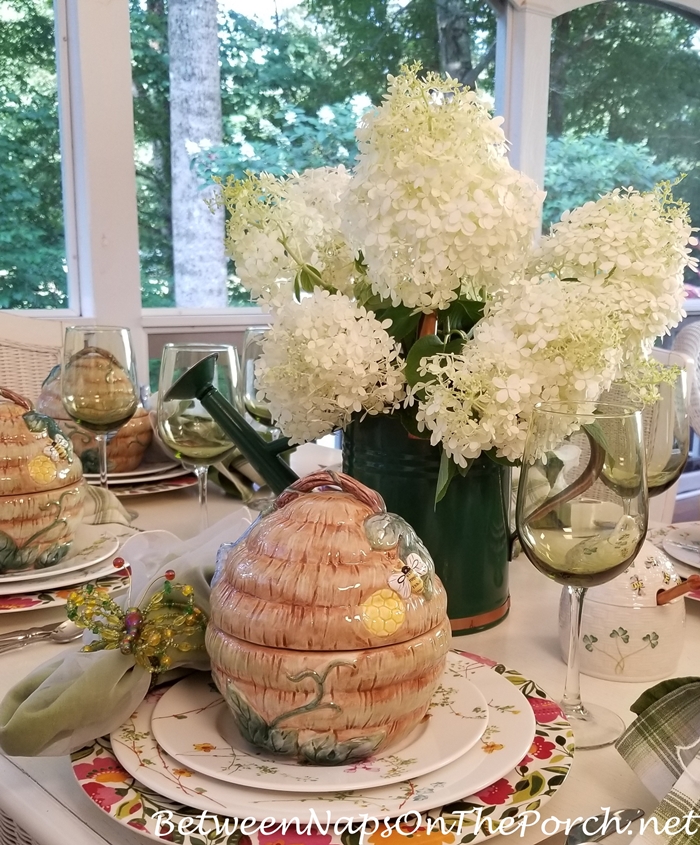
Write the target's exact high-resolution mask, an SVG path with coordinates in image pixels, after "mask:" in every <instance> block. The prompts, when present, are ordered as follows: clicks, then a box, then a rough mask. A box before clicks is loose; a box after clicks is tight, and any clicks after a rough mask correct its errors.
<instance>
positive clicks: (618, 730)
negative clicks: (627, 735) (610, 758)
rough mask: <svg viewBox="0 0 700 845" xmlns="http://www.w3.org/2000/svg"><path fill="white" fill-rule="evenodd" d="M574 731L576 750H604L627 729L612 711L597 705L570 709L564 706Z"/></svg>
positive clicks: (584, 705) (563, 708) (585, 705)
mask: <svg viewBox="0 0 700 845" xmlns="http://www.w3.org/2000/svg"><path fill="white" fill-rule="evenodd" d="M561 707H562V710H563V711H564V713H565V714H566V718H567V719H568V720H569V723H570V724H571V727H572V729H573V731H574V743H575V745H576V750H577V751H581V750H585V749H591V748H604V747H605V746H606V745H612V744H613V742H616V741H617V740H618V739H619V738H620V735H621V734H622V732H623V731H624V729H625V723H624V722H623V721H622V719H621V718H620V717H619V716H618V715H617V713H613V712H612V710H608V709H607V707H600V706H599V705H597V704H590V705H589V704H583V705H581V706H579V707H570V706H568V705H565V704H562V705H561Z"/></svg>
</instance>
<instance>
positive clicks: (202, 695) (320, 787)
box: [151, 654, 488, 792]
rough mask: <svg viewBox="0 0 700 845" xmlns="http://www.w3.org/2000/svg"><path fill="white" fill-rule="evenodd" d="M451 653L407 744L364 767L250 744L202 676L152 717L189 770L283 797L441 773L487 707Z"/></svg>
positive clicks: (175, 690)
mask: <svg viewBox="0 0 700 845" xmlns="http://www.w3.org/2000/svg"><path fill="white" fill-rule="evenodd" d="M461 660H462V659H461V658H459V657H458V656H457V655H454V654H450V655H448V664H447V666H446V669H445V675H444V677H443V678H442V681H441V683H440V686H439V687H438V688H437V690H436V691H435V694H434V695H433V699H432V702H431V705H430V709H429V710H428V718H427V719H424V720H423V721H422V722H421V724H420V725H418V727H417V728H416V729H415V730H414V731H413V732H412V733H411V735H410V736H409V737H407V738H406V740H405V741H404V742H402V743H401V744H400V745H396V746H393V747H391V748H390V749H389V750H388V751H387V752H384V753H381V754H378V755H377V756H376V757H371V758H370V759H368V760H364V761H362V762H360V763H357V762H355V763H348V764H347V765H344V766H313V765H302V766H300V765H299V764H298V763H297V762H296V761H295V760H293V759H290V758H289V757H283V756H281V755H277V754H271V753H269V752H267V751H264V750H262V749H260V748H255V747H253V746H252V745H250V744H248V743H247V742H246V741H245V740H244V739H243V737H242V736H241V734H240V732H239V730H238V728H237V727H236V724H235V722H234V720H233V716H232V715H231V712H230V710H229V707H228V705H227V704H226V702H225V701H224V699H223V698H222V696H221V693H220V692H219V690H218V689H217V688H216V686H215V685H214V683H213V682H212V680H211V677H209V676H208V675H204V674H202V673H198V674H196V675H190V676H189V677H188V678H185V679H184V680H182V681H180V682H179V683H177V684H175V686H174V687H171V689H169V690H168V692H167V693H166V694H165V695H164V696H163V697H162V698H161V699H160V701H159V702H158V704H157V705H156V708H155V710H154V712H153V717H152V722H151V724H152V729H153V735H154V737H155V739H156V742H157V743H158V744H159V745H160V746H161V748H163V749H164V750H165V751H167V752H168V754H170V755H171V756H172V757H174V758H175V759H176V760H178V761H179V762H180V763H182V764H183V765H185V766H187V767H188V768H191V769H194V770H195V771H196V772H201V773H202V774H205V775H209V776H210V777H213V778H215V779H217V780H221V781H226V782H228V783H235V784H239V785H241V786H252V787H254V788H264V789H274V790H280V791H282V792H308V791H309V790H310V789H313V790H314V792H338V791H340V790H343V789H347V786H348V783H350V782H352V785H353V789H371V788H373V787H375V786H384V785H388V784H390V783H398V782H399V781H402V780H407V779H409V778H411V779H413V778H416V777H419V776H420V775H425V774H428V773H430V772H433V771H435V770H436V769H440V768H442V767H443V766H446V765H447V764H448V763H451V762H452V761H453V760H456V759H457V758H458V757H461V756H462V755H463V754H466V752H467V751H468V750H469V749H470V748H472V747H473V746H474V745H476V743H477V742H478V741H479V740H480V739H481V736H482V734H483V733H484V730H485V729H486V726H487V721H488V706H487V702H486V700H485V699H484V697H483V695H482V694H481V693H480V692H479V690H478V689H477V687H476V686H475V685H474V684H473V683H471V681H469V680H468V679H467V678H466V677H465V676H464V675H460V674H455V673H454V672H453V671H451V670H453V668H454V667H455V666H459V665H460V661H461Z"/></svg>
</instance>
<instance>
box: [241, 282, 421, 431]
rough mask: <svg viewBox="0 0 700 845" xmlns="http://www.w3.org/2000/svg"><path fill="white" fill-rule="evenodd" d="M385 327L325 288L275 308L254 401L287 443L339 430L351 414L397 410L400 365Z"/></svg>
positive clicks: (401, 394) (396, 347) (400, 389)
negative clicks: (265, 406) (260, 402)
mask: <svg viewBox="0 0 700 845" xmlns="http://www.w3.org/2000/svg"><path fill="white" fill-rule="evenodd" d="M388 322H389V321H385V322H384V323H380V322H379V320H377V318H376V317H375V316H374V315H373V314H372V313H368V312H367V311H366V310H365V309H364V308H362V307H360V306H359V305H358V304H357V303H356V302H354V301H353V300H351V299H349V298H348V297H347V296H345V295H343V294H338V293H336V294H331V293H329V292H328V291H326V290H314V292H313V293H312V294H311V295H310V296H308V297H304V298H303V299H302V300H301V302H295V301H288V302H287V303H286V304H285V305H283V306H282V307H281V308H280V309H279V311H278V312H277V314H276V318H275V321H274V323H273V326H272V328H271V329H270V331H269V332H268V333H267V335H266V337H265V340H264V342H263V350H264V355H263V357H262V359H261V360H260V361H259V362H258V364H257V366H256V371H255V375H256V379H257V385H258V390H259V393H260V396H261V397H262V398H263V399H265V400H266V401H267V402H268V403H269V407H270V412H271V414H272V417H273V419H274V420H275V421H276V422H277V424H278V425H279V426H280V428H281V429H282V430H283V431H284V433H285V434H286V435H288V436H289V437H290V438H291V440H292V442H293V443H303V442H305V441H307V440H313V439H314V438H317V437H322V436H323V435H325V434H329V433H330V432H331V431H333V430H334V429H335V428H338V427H344V426H346V425H347V424H348V423H349V422H350V418H351V416H352V415H353V414H356V413H369V414H379V413H383V412H391V411H392V410H395V409H397V408H398V407H399V405H400V403H401V400H402V399H403V398H404V395H405V393H404V377H403V373H402V367H403V361H402V360H401V358H400V352H401V350H400V347H399V345H398V344H397V343H396V342H395V341H394V340H393V338H391V337H390V336H389V334H388V333H387V331H386V328H387V324H388Z"/></svg>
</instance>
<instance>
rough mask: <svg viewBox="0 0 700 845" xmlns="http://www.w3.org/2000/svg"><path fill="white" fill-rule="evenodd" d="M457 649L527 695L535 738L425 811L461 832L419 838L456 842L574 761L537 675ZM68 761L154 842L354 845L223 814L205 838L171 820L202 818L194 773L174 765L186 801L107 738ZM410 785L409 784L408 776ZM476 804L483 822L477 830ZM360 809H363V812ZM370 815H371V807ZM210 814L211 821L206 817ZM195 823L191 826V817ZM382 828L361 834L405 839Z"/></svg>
mask: <svg viewBox="0 0 700 845" xmlns="http://www.w3.org/2000/svg"><path fill="white" fill-rule="evenodd" d="M460 654H462V655H463V656H464V657H466V658H467V660H468V666H469V670H470V672H472V673H473V674H474V675H477V674H479V673H484V672H490V671H493V672H496V673H498V674H499V675H501V676H502V677H503V678H505V679H507V680H508V681H510V682H511V683H512V684H513V685H514V686H515V687H516V689H518V690H519V691H520V693H522V695H523V696H525V698H526V699H527V701H528V703H529V705H530V708H531V710H532V712H533V716H534V719H535V722H536V725H535V732H534V737H532V738H531V739H530V740H529V742H530V746H529V748H527V746H524V749H525V753H524V754H523V756H522V757H521V758H520V759H519V762H518V763H517V764H516V765H515V766H514V765H513V763H510V767H509V769H508V770H506V771H500V773H499V774H495V775H494V777H493V779H491V780H490V781H489V785H488V786H486V787H483V788H481V789H479V790H477V791H475V792H474V793H473V794H469V795H467V796H466V797H464V798H461V799H459V800H453V801H452V802H451V803H449V804H447V805H444V806H442V807H441V808H440V807H438V809H437V810H433V811H431V812H430V815H431V816H438V815H442V816H443V817H444V818H445V819H446V823H445V824H446V828H447V829H448V830H449V827H450V824H449V822H450V820H451V819H454V818H455V817H456V814H462V815H461V818H462V826H461V829H460V831H459V835H457V834H456V833H450V832H448V833H442V832H440V829H439V828H435V829H434V831H433V833H432V834H431V835H429V836H428V834H427V832H426V831H425V830H424V831H423V833H422V834H421V833H420V832H419V835H421V838H423V836H425V837H426V838H427V840H428V841H430V842H434V843H436V845H437V843H445V845H457V843H472V842H474V843H476V842H480V841H482V840H484V839H486V838H487V837H488V836H489V835H491V833H494V832H496V831H497V824H498V822H499V821H500V820H501V819H506V818H508V819H514V818H517V817H518V816H519V815H520V814H522V813H524V812H526V811H530V810H536V809H538V808H540V807H541V806H542V805H543V804H545V803H546V802H547V801H548V800H549V799H550V798H551V796H552V795H554V794H555V793H556V792H557V790H558V789H559V788H560V787H561V785H562V784H563V783H564V781H565V779H566V777H567V775H568V773H569V769H570V766H571V763H572V760H573V752H574V741H573V732H572V730H571V728H570V726H569V723H568V722H567V721H566V718H565V717H564V716H563V714H562V712H561V709H560V708H559V706H558V705H557V704H555V703H554V702H553V701H551V700H549V699H548V698H547V696H546V694H545V693H544V692H543V691H542V690H541V689H540V688H539V687H538V686H537V685H536V684H535V683H534V681H531V680H529V679H527V678H525V677H523V676H522V675H521V674H520V673H519V672H516V671H514V670H511V669H507V668H506V667H505V666H503V665H501V664H496V663H494V662H493V661H490V660H488V659H486V658H482V657H477V656H475V655H471V654H468V653H466V652H460ZM501 710H502V711H503V712H499V711H498V710H496V711H495V712H493V710H492V708H491V707H490V711H491V712H490V723H491V722H493V723H494V725H496V724H497V723H500V724H503V723H504V720H506V721H507V719H508V718H509V716H508V713H509V709H508V708H501ZM492 716H493V718H491V717H492ZM490 729H491V724H490V725H489V730H487V733H486V734H485V735H484V737H483V738H482V747H483V752H484V755H485V760H486V761H487V762H486V763H485V765H488V766H491V771H493V772H494V773H495V772H498V771H499V770H498V768H497V766H498V762H497V761H498V759H499V757H500V756H501V755H502V754H504V753H505V751H506V748H505V746H507V745H508V743H507V742H505V740H504V742H499V739H501V738H502V737H501V735H499V733H497V732H495V731H491V732H490V733H489V731H490ZM503 736H505V734H504V735H503ZM492 760H493V762H492ZM150 762H151V761H148V760H143V761H142V764H143V765H144V766H147V764H148V763H150ZM72 765H73V773H74V775H75V777H76V779H77V780H78V782H79V784H80V785H81V787H82V788H83V790H84V791H85V793H86V794H87V795H88V796H89V797H90V798H91V800H92V801H93V802H94V803H95V804H97V806H98V807H100V809H102V810H103V811H104V812H105V813H107V814H108V815H110V816H111V817H112V818H114V819H116V820H117V821H119V822H120V823H121V824H123V825H125V826H127V827H129V828H131V829H135V830H138V831H140V832H141V833H143V834H144V835H146V836H147V837H148V838H150V839H152V840H155V841H159V842H164V841H165V842H178V843H182V845H236V844H237V843H240V845H273V844H274V845H284V843H286V842H289V843H290V845H292V843H293V845H301V843H304V842H307V843H308V845H359V833H356V834H353V833H349V832H348V833H345V834H342V835H336V834H335V833H332V832H330V831H329V832H328V833H319V832H313V833H306V834H301V835H300V834H299V833H298V832H297V831H296V830H295V828H294V826H292V827H291V828H290V829H289V831H288V832H287V833H283V832H277V833H270V834H263V833H252V834H250V835H245V834H242V833H241V832H240V831H236V830H233V828H232V827H229V829H228V830H225V828H224V824H223V821H224V819H223V817H221V818H220V819H219V822H220V828H221V832H220V833H218V834H217V833H216V832H214V831H210V832H209V833H208V834H207V835H206V836H202V834H201V833H199V832H197V831H195V832H193V833H186V832H185V833H179V832H178V831H177V827H176V826H177V824H178V822H179V821H180V820H188V819H195V820H196V819H198V818H199V817H201V810H197V809H193V808H192V807H191V806H188V801H187V797H186V796H187V791H188V787H187V786H186V781H187V780H189V779H190V777H192V775H193V773H192V772H189V771H188V770H186V769H178V770H177V771H175V770H173V775H174V776H176V777H177V778H178V779H179V782H180V783H181V784H184V785H183V788H182V789H181V791H180V794H181V795H182V796H183V800H182V801H175V800H171V799H168V798H164V797H163V796H162V795H161V794H160V793H159V792H158V791H156V790H155V789H153V788H148V787H145V786H144V785H143V784H142V783H141V782H140V781H139V780H137V779H136V778H135V777H133V776H132V775H130V774H129V773H128V772H127V771H126V769H124V768H123V767H122V766H121V765H120V764H119V762H118V761H117V759H116V757H115V756H114V752H113V750H112V746H111V745H110V743H109V740H108V739H106V738H102V739H100V740H97V741H95V742H94V743H93V744H92V745H90V746H87V747H85V748H83V749H81V750H80V751H78V752H76V753H75V754H74V755H73V757H72ZM451 765H455V764H451ZM408 785H409V787H410V786H411V782H410V781H409V782H408ZM409 792H410V790H409ZM190 794H191V792H190ZM345 797H347V794H346V796H345ZM411 797H412V796H410V794H409V795H407V800H406V809H405V810H404V812H405V811H408V810H410V809H413V807H412V806H411V801H410V798H411ZM415 797H416V798H421V797H422V798H424V797H425V796H418V795H416V796H415ZM197 803H200V802H197ZM479 810H480V816H479V818H481V824H480V826H479V827H478V829H477V813H478V812H479ZM363 812H368V811H367V810H363ZM159 813H161V814H162V813H172V815H171V816H165V817H164V816H162V815H161V816H158V815H157V814H159ZM369 815H370V816H371V812H369ZM160 818H169V819H170V820H171V822H173V823H174V825H175V828H174V829H172V831H171V832H169V833H168V832H167V831H168V830H169V828H168V827H167V826H165V827H164V828H161V829H160V831H159V833H160V835H158V836H156V832H157V831H158V830H159V828H158V822H159V819H160ZM209 819H210V820H211V816H209ZM193 827H196V822H195V824H194V825H193ZM210 827H211V824H210ZM232 830H233V832H232ZM331 830H332V829H331ZM380 833H381V828H380V830H379V831H377V832H376V833H375V834H373V835H372V836H369V837H367V836H365V840H364V841H365V842H369V843H370V845H387V842H388V841H389V840H391V839H393V840H394V845H399V842H401V843H402V845H405V841H406V837H405V836H404V835H402V834H400V833H398V832H396V833H394V834H392V836H389V837H388V838H387V836H383V837H380Z"/></svg>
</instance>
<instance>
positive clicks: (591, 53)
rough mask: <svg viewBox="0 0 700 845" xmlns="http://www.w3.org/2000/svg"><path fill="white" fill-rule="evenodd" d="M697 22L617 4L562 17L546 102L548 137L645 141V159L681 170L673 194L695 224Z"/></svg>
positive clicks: (698, 209) (698, 185) (698, 216)
mask: <svg viewBox="0 0 700 845" xmlns="http://www.w3.org/2000/svg"><path fill="white" fill-rule="evenodd" d="M699 25H700V19H699V18H698V17H697V16H692V15H691V16H686V15H684V14H683V13H678V12H673V11H671V10H663V9H659V8H657V7H655V6H652V5H647V4H644V3H640V2H619V1H618V0H615V1H614V2H601V3H595V4H592V5H590V6H584V7H582V8H580V9H576V10H574V11H573V12H569V13H568V14H565V15H561V16H559V17H557V18H555V19H554V21H553V30H552V62H551V82H550V100H549V134H550V135H552V136H553V137H555V138H558V137H560V136H562V135H564V134H565V133H569V134H573V135H578V136H587V135H592V134H593V135H597V134H598V133H602V134H603V135H604V136H605V137H606V138H608V139H609V140H610V141H618V140H620V141H623V142H626V143H627V144H632V145H634V144H640V143H641V144H644V143H646V146H647V148H648V150H649V155H650V157H655V159H656V161H657V162H668V163H669V167H671V168H673V169H674V170H675V172H676V173H687V177H686V178H685V179H684V180H683V182H682V183H681V184H680V185H679V186H678V188H677V189H676V190H675V191H674V193H675V194H676V195H677V196H680V197H683V198H684V199H686V200H687V201H688V202H690V204H691V213H692V217H693V220H694V221H695V222H696V225H697V224H698V223H700V169H699V168H698V161H699V156H698V138H700V88H699V87H698V79H700V51H699V50H698V48H697V46H696V36H697V33H698V27H699ZM650 160H653V159H650ZM598 184H599V183H598V182H597V181H596V190H597V186H598ZM610 187H614V185H610ZM635 187H641V186H637V185H636V183H635ZM607 189H608V190H609V188H607ZM589 198H591V197H589Z"/></svg>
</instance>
